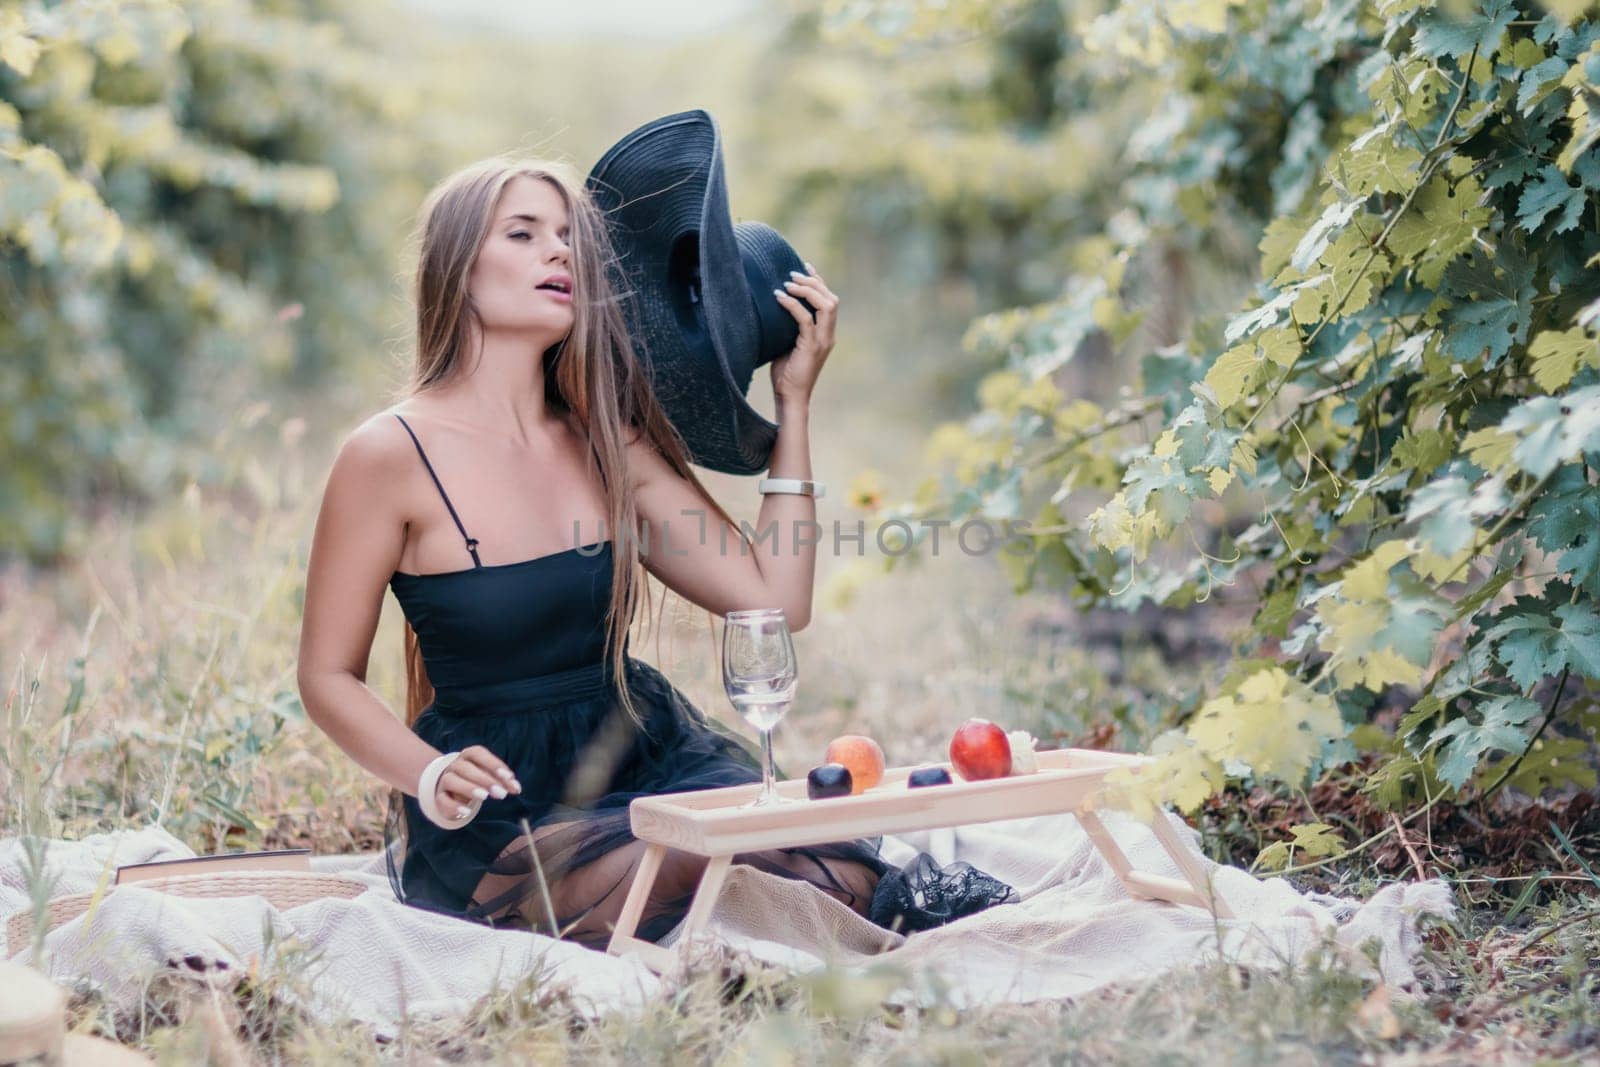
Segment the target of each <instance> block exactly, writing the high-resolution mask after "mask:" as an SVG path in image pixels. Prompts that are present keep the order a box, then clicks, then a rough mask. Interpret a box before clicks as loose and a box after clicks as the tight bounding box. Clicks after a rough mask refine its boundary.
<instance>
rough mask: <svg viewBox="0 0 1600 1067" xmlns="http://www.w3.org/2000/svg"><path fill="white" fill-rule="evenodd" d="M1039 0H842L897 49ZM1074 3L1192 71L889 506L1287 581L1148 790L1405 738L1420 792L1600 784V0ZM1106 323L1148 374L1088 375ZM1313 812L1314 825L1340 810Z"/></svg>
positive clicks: (1228, 587) (1133, 75)
mask: <svg viewBox="0 0 1600 1067" xmlns="http://www.w3.org/2000/svg"><path fill="white" fill-rule="evenodd" d="M1034 6H1036V5H1031V4H1016V3H1013V4H1009V5H1007V4H1002V5H993V4H964V3H952V4H940V5H931V4H922V3H917V2H915V0H906V2H894V0H882V2H872V0H867V2H851V0H838V2H835V3H833V4H831V5H830V12H829V17H830V18H831V19H832V20H833V25H834V26H835V27H836V28H839V27H845V28H848V31H849V32H850V33H853V34H856V35H865V36H868V37H873V38H876V39H878V40H880V41H883V42H887V47H888V48H890V49H891V50H892V49H893V47H895V46H896V44H897V43H898V44H899V45H900V46H909V43H915V42H919V41H927V40H933V39H937V38H938V37H939V36H940V35H951V34H959V33H960V32H961V31H962V29H963V28H966V29H969V30H972V31H974V32H980V31H983V30H985V29H986V28H988V26H990V25H992V24H993V23H994V22H995V21H996V20H999V21H1002V22H1003V21H1004V19H1005V17H1006V13H1007V12H1008V11H1009V12H1011V13H1013V14H1016V13H1019V12H1022V11H1024V10H1025V9H1028V8H1031V7H1034ZM1064 10H1066V11H1067V14H1068V17H1067V18H1066V19H1064V23H1065V25H1066V29H1065V30H1064V31H1063V32H1067V33H1071V34H1073V35H1074V36H1075V38H1076V39H1077V40H1079V41H1081V42H1082V44H1083V47H1084V49H1085V50H1086V51H1085V53H1084V55H1085V57H1086V58H1085V62H1084V64H1083V65H1082V66H1080V67H1079V68H1078V69H1077V70H1076V71H1075V77H1077V78H1079V79H1082V78H1084V77H1085V76H1088V73H1087V72H1094V73H1095V74H1096V75H1097V76H1098V77H1100V78H1102V79H1104V80H1105V82H1106V84H1107V89H1106V92H1107V93H1110V94H1115V93H1117V92H1119V91H1120V90H1119V86H1120V85H1122V84H1124V83H1126V82H1127V81H1128V80H1129V79H1144V80H1148V81H1150V82H1152V83H1153V84H1154V85H1155V86H1156V88H1157V90H1158V91H1157V92H1156V94H1155V98H1156V99H1158V100H1159V105H1158V106H1157V107H1156V108H1155V109H1154V111H1153V112H1152V113H1150V114H1148V115H1147V116H1145V118H1144V121H1143V123H1142V124H1141V125H1139V126H1137V127H1135V128H1131V129H1129V130H1128V131H1127V133H1126V136H1125V147H1124V152H1123V158H1122V165H1121V167H1120V169H1119V170H1118V180H1119V182H1120V185H1119V187H1118V188H1117V189H1116V190H1115V195H1113V196H1111V197H1110V199H1112V200H1115V201H1117V204H1118V206H1117V209H1116V211H1115V213H1114V214H1112V215H1111V216H1110V217H1109V219H1106V220H1102V221H1103V222H1104V225H1103V227H1102V229H1101V230H1100V231H1099V232H1097V233H1095V234H1092V235H1090V236H1088V237H1086V238H1084V239H1083V240H1082V242H1080V243H1079V244H1078V245H1077V246H1075V247H1071V248H1068V249H1064V250H1063V252H1062V257H1063V259H1066V260H1069V261H1071V262H1073V263H1083V262H1092V263H1094V265H1095V266H1094V269H1093V270H1090V271H1084V272H1081V273H1079V274H1077V275H1075V276H1074V277H1072V278H1071V279H1070V280H1069V281H1068V283H1067V284H1066V285H1065V287H1064V289H1063V292H1062V293H1061V295H1060V296H1059V298H1057V299H1054V300H1049V301H1046V302H1043V303H1040V304H1035V305H1029V306H1023V307H1017V308H1013V309H1009V310H1006V311H1003V312H999V313H996V314H993V315H990V316H987V317H985V318H983V319H980V320H979V321H978V322H975V323H974V324H973V326H972V328H971V330H970V331H969V335H968V340H969V347H973V348H982V349H983V350H987V351H998V352H1001V353H1003V354H1004V365H1003V366H1000V367H998V368H996V369H994V370H993V371H992V372H991V373H989V374H988V376H987V377H985V378H984V379H983V381H982V383H981V385H980V387H979V389H978V399H979V402H980V409H979V410H978V411H977V412H976V413H975V414H974V415H973V416H971V417H970V418H968V419H965V420H963V421H960V422H954V423H948V424H945V425H943V426H940V427H939V428H938V429H937V430H936V432H935V434H934V437H933V440H932V441H930V442H929V445H930V452H931V453H932V454H933V455H935V456H936V457H940V458H942V460H943V464H942V469H941V471H940V472H939V476H938V477H937V478H930V479H929V480H928V481H927V482H925V483H924V485H923V486H922V488H921V490H920V491H919V492H918V494H917V495H916V499H915V500H914V501H910V502H906V503H903V504H898V505H893V506H889V507H885V508H883V509H882V511H881V512H880V515H879V517H880V518H883V519H889V518H899V519H902V520H905V521H907V522H908V523H909V524H911V526H912V528H913V529H916V527H917V520H919V519H921V518H924V517H933V516H939V517H941V518H954V517H977V516H985V517H988V518H991V519H998V518H1013V519H1026V520H1027V521H1028V522H1029V523H1031V527H1030V529H1031V532H1032V534H1033V535H1034V536H1033V538H1032V547H1031V551H1029V552H1027V553H1025V554H1017V555H1014V556H1013V555H1009V554H1002V558H1003V559H1005V562H1006V566H1007V568H1008V571H1009V572H1010V575H1011V577H1012V579H1013V580H1014V582H1015V585H1016V588H1017V590H1018V591H1019V592H1022V591H1024V590H1027V589H1030V588H1048V589H1060V590H1064V591H1065V592H1066V593H1067V594H1068V595H1069V596H1070V597H1071V598H1072V599H1073V600H1074V601H1075V602H1076V603H1078V604H1080V605H1083V606H1113V607H1124V608H1130V609H1131V608H1133V607H1135V606H1137V605H1139V604H1140V603H1142V602H1156V603H1160V604H1163V605H1168V606H1174V607H1191V606H1194V605H1206V604H1207V602H1212V603H1213V604H1214V603H1216V602H1218V601H1221V600H1223V599H1228V598H1231V599H1232V600H1233V601H1234V602H1238V601H1241V600H1242V601H1245V602H1247V603H1249V604H1250V605H1251V607H1252V611H1253V618H1252V625H1251V626H1250V628H1249V631H1248V634H1247V635H1246V636H1244V637H1243V638H1242V639H1241V640H1240V641H1239V643H1238V645H1237V647H1236V649H1235V655H1234V658H1233V661H1232V663H1231V664H1230V667H1229V670H1228V671H1227V674H1226V676H1225V677H1224V678H1223V680H1222V681H1221V682H1220V683H1219V686H1218V688H1217V689H1216V691H1214V692H1211V693H1209V694H1201V695H1199V696H1197V698H1196V700H1195V706H1194V707H1193V708H1191V709H1190V713H1189V714H1187V715H1186V716H1185V717H1184V720H1183V722H1182V725H1181V726H1180V727H1178V728H1175V729H1173V730H1171V731H1170V732H1169V733H1167V734H1166V735H1163V736H1162V737H1160V738H1159V739H1158V740H1157V742H1156V744H1155V751H1156V752H1157V753H1158V754H1159V756H1160V760H1161V768H1160V773H1158V774H1156V775H1154V776H1149V777H1148V778H1147V779H1146V781H1147V782H1154V783H1156V784H1157V785H1158V794H1159V795H1150V793H1149V792H1148V790H1146V791H1144V792H1132V793H1130V796H1129V799H1133V800H1136V801H1138V802H1139V803H1141V804H1142V805H1147V804H1148V803H1149V802H1150V801H1167V802H1172V803H1175V804H1176V805H1178V806H1179V807H1180V808H1182V809H1185V810H1193V809H1195V808H1196V807H1197V806H1198V805H1199V804H1201V803H1202V802H1203V801H1204V800H1205V799H1206V798H1207V797H1208V796H1210V795H1212V794H1213V793H1215V792H1216V791H1217V790H1218V789H1220V788H1221V787H1222V786H1223V785H1224V784H1225V783H1226V782H1227V781H1228V780H1229V778H1238V777H1246V778H1249V777H1255V778H1263V779H1274V780H1279V781H1283V782H1288V783H1292V784H1296V785H1298V784H1300V783H1303V782H1304V781H1305V780H1306V779H1307V777H1308V776H1310V775H1315V774H1317V773H1320V772H1321V771H1324V770H1326V769H1329V768H1331V767H1333V766H1336V765H1341V764H1344V763H1346V762H1348V761H1350V760H1351V759H1353V758H1356V757H1358V756H1360V755H1361V754H1362V753H1373V752H1376V753H1379V754H1381V755H1382V756H1383V758H1382V759H1381V760H1380V761H1379V762H1378V764H1377V765H1376V766H1377V769H1376V771H1375V773H1373V774H1371V775H1370V777H1369V779H1368V788H1369V790H1370V792H1371V794H1372V795H1373V796H1374V797H1375V798H1376V799H1377V800H1378V801H1379V802H1380V803H1382V804H1385V805H1388V806H1391V807H1395V808H1404V807H1409V806H1414V805H1416V804H1417V803H1419V802H1426V801H1428V800H1430V799H1432V798H1436V797H1440V796H1449V795H1457V794H1459V793H1461V792H1463V791H1470V790H1477V791H1481V792H1483V793H1494V792H1495V791H1497V790H1498V789H1500V787H1502V786H1504V785H1510V786H1514V787H1516V788H1517V789H1519V790H1522V791H1523V792H1525V793H1527V794H1531V795H1538V794H1540V793H1541V792H1543V791H1544V790H1546V789H1549V788H1562V787H1571V786H1578V787H1584V788H1589V787H1593V786H1594V785H1595V784H1596V779H1595V764H1594V755H1595V731H1596V727H1597V725H1600V717H1597V715H1596V713H1595V710H1594V702H1593V695H1594V693H1595V691H1596V686H1597V685H1600V603H1597V600H1600V488H1597V484H1596V474H1597V469H1600V468H1597V462H1600V343H1597V339H1596V338H1597V332H1600V12H1597V11H1596V9H1595V7H1594V5H1586V4H1578V3H1570V2H1565V3H1550V4H1544V5H1539V4H1533V3H1530V2H1527V0H1521V2H1517V3H1513V2H1511V0H1483V2H1481V3H1476V4H1471V5H1468V4H1465V3H1442V4H1438V5H1435V4H1431V3H1425V2H1417V0H1378V2H1371V0H1184V2H1181V3H1175V2H1170V0H1129V2H1123V3H1118V4H1116V5H1114V6H1112V5H1106V6H1089V5H1081V4H1072V5H1068V7H1067V8H1066V9H1064ZM1067 165H1068V166H1069V167H1070V161H1067ZM1062 180H1064V181H1067V180H1071V179H1070V178H1063V179H1062ZM1240 225H1247V226H1249V225H1253V226H1255V227H1256V228H1257V229H1256V232H1257V234H1258V236H1259V243H1258V246H1257V247H1258V251H1259V271H1258V276H1257V284H1256V292H1255V293H1254V294H1253V295H1252V296H1251V297H1250V298H1249V299H1247V300H1246V301H1245V302H1244V304H1243V306H1238V307H1236V308H1234V309H1233V310H1232V311H1231V313H1229V314H1226V315H1223V316H1203V317H1200V318H1199V319H1197V320H1196V321H1193V322H1191V323H1189V324H1188V326H1187V329H1186V330H1185V332H1184V335H1183V336H1182V337H1181V339H1179V340H1178V341H1177V342H1175V343H1171V344H1163V345H1149V344H1144V343H1143V340H1144V337H1143V335H1141V334H1140V333H1139V331H1138V329H1137V326H1138V324H1139V322H1140V321H1141V319H1142V318H1144V317H1146V316H1148V315H1150V314H1152V313H1153V312H1154V313H1159V312H1160V310H1161V309H1160V308H1159V307H1155V306H1153V305H1152V303H1151V301H1150V299H1149V292H1148V286H1139V285H1134V284H1130V282H1131V279H1133V278H1134V277H1136V276H1142V277H1148V276H1149V272H1150V268H1149V264H1148V263H1146V262H1145V259H1147V258H1148V257H1150V256H1151V255H1152V254H1153V252H1152V250H1155V249H1158V248H1165V247H1171V246H1173V245H1178V246H1180V247H1183V248H1185V249H1186V250H1187V252H1188V254H1189V255H1190V256H1191V257H1194V258H1200V259H1203V258H1204V257H1205V256H1206V255H1207V254H1208V252H1209V251H1211V250H1212V249H1214V248H1215V247H1216V242H1217V241H1218V240H1219V236H1218V235H1219V234H1221V233H1224V232H1225V231H1227V230H1228V229H1230V228H1233V227H1237V226H1240ZM1141 299H1143V302H1142V303H1141ZM1091 334H1098V335H1101V336H1103V337H1106V338H1108V339H1109V340H1110V342H1111V343H1112V344H1114V345H1116V346H1117V352H1118V355H1119V357H1120V358H1123V359H1131V360H1137V361H1138V364H1139V375H1138V385H1137V388H1134V389H1131V390H1128V391H1126V394H1125V395H1121V396H1116V397H1110V398H1106V400H1105V402H1103V403H1095V402H1091V401H1090V400H1088V399H1086V398H1084V397H1082V396H1072V395H1066V394H1065V393H1064V392H1063V390H1062V388H1061V386H1060V384H1059V381H1060V375H1059V373H1058V372H1060V371H1061V370H1062V369H1063V368H1064V367H1065V366H1066V364H1067V363H1068V361H1069V360H1071V359H1072V358H1073V357H1074V355H1075V353H1076V352H1077V351H1078V349H1079V341H1080V339H1081V338H1083V337H1085V336H1088V335H1091ZM1141 346H1142V347H1141ZM922 533H923V535H924V536H925V535H926V533H927V528H926V527H925V528H923V531H922ZM890 562H891V564H892V563H893V561H892V560H891V561H890ZM1199 610H1202V611H1203V610H1205V607H1201V608H1200V609H1199ZM1302 829H1304V830H1305V833H1304V834H1303V836H1305V837H1306V842H1303V843H1302V845H1309V846H1310V847H1311V849H1312V851H1311V853H1310V854H1317V850H1321V851H1324V852H1325V851H1326V850H1327V849H1328V848H1329V847H1330V846H1329V844H1328V838H1329V835H1328V834H1327V833H1326V832H1325V830H1326V828H1323V829H1321V830H1319V829H1315V828H1302ZM1280 858H1281V850H1280Z"/></svg>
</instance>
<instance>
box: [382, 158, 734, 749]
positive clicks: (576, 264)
mask: <svg viewBox="0 0 1600 1067" xmlns="http://www.w3.org/2000/svg"><path fill="white" fill-rule="evenodd" d="M517 177H528V178H534V179H537V180H539V181H545V182H549V183H550V185H551V186H553V187H554V188H555V190H556V191H557V192H558V193H559V194H560V196H561V198H562V200H563V201H564V202H565V204H566V209H567V217H568V224H569V229H570V232H571V247H572V254H571V264H570V266H569V273H571V275H572V297H573V300H572V304H573V312H574V318H573V324H572V331H571V332H570V333H569V334H568V335H567V336H566V337H565V338H563V339H562V340H561V341H560V342H558V343H557V344H555V345H553V346H551V347H550V348H549V349H548V350H546V352H545V353H544V356H543V360H544V392H545V403H546V405H547V406H548V407H549V408H550V409H551V410H552V411H556V412H561V413H563V414H565V413H571V414H573V415H574V416H575V417H576V420H577V422H578V423H579V424H580V425H581V426H582V428H583V430H584V433H585V436H586V437H587V438H588V441H589V445H590V447H589V462H590V469H591V472H593V471H594V470H595V469H596V468H598V472H599V475H600V479H601V482H602V484H603V485H604V487H605V497H606V511H607V519H606V523H607V525H608V527H609V528H610V530H611V533H612V542H613V543H612V547H613V552H612V559H613V562H612V578H613V581H612V590H611V601H610V604H609V606H608V608H607V611H606V657H607V660H608V661H609V662H610V666H611V672H612V678H613V680H614V681H615V682H616V684H617V688H618V690H619V692H620V694H621V702H622V707H623V708H624V709H625V710H626V711H627V713H628V716H629V717H630V718H631V719H632V720H633V721H634V722H636V723H639V722H642V720H641V717H640V714H639V712H638V710H637V709H636V708H635V706H634V704H633V701H632V699H631V695H630V693H629V690H628V686H627V679H626V674H625V671H626V663H625V661H624V657H623V654H622V649H623V643H624V641H625V640H626V637H627V633H628V628H629V625H630V623H631V622H632V619H633V617H634V613H635V611H636V610H637V608H638V606H639V603H640V600H641V599H644V600H645V604H646V610H647V611H648V610H649V599H648V589H649V582H648V575H647V572H646V571H645V570H644V564H643V562H642V560H641V558H640V545H639V541H640V539H639V538H638V537H637V536H635V535H634V531H635V530H636V529H637V526H636V522H637V513H636V510H635V507H634V501H633V498H632V496H631V494H629V493H628V492H627V485H628V478H627V452H626V440H625V434H629V433H631V432H633V431H637V432H640V433H642V434H643V436H644V438H645V439H646V440H647V441H648V442H649V444H650V445H652V446H653V447H654V448H655V449H656V450H657V451H658V452H660V453H661V455H662V457H663V458H664V459H665V460H666V461H667V463H668V464H669V465H670V466H671V468H672V469H673V470H674V471H676V472H677V473H678V474H680V475H682V476H683V477H684V478H685V479H687V480H688V481H689V482H690V483H691V484H693V485H694V486H696V487H698V488H701V489H702V491H704V487H703V486H702V485H701V483H700V480H699V479H698V478H696V477H695V475H694V472H693V471H692V470H691V469H690V467H689V457H688V449H687V448H686V447H685V446H684V443H683V440H682V438H681V437H679V435H678V433H677V431H676V430H675V429H674V428H673V426H672V423H671V422H670V421H668V419H667V417H666V414H665V412H664V411H663V410H662V409H661V406H660V404H659V403H657V401H656V398H655V394H654V393H653V392H652V390H651V387H650V380H649V377H648V376H647V374H646V373H645V370H644V367H643V365H642V364H641V363H640V360H639V358H638V356H637V354H636V353H635V351H634V347H633V342H632V339H631V338H630V337H629V335H628V330H627V325H626V319H625V317H624V315H623V311H622V303H621V301H622V300H624V299H627V297H628V295H629V294H627V293H619V292H617V291H616V290H615V288H614V287H613V286H612V284H611V277H612V274H611V268H612V267H614V265H615V264H614V261H615V257H616V254H615V251H614V250H613V248H612V246H611V242H610V239H609V236H608V234H607V232H606V228H605V225H604V219H603V217H602V215H601V213H600V210H599V208H598V206H597V205H595V203H594V201H593V200H592V199H590V197H589V195H588V191H587V190H586V189H585V188H584V187H583V185H582V183H581V182H580V181H578V180H576V179H575V178H574V177H573V176H572V174H571V171H570V170H569V169H568V168H567V167H566V166H565V165H564V164H561V163H557V162H546V161H542V160H525V159H516V158H512V157H508V156H494V157H491V158H489V159H484V160H480V161H478V162H477V163H473V164H471V165H469V166H466V167H463V168H461V169H460V170H458V171H456V172H455V173H453V174H451V175H449V176H448V177H446V178H445V179H444V180H442V181H441V182H439V184H438V185H436V186H434V188H433V189H432V191H430V192H429V194H428V196H427V199H426V200H425V201H424V202H423V206H422V212H421V218H420V220H419V225H418V229H417V233H416V234H415V235H414V238H413V240H414V242H415V243H416V244H417V246H418V256H417V268H416V276H415V285H414V290H413V299H414V302H415V306H416V316H417V317H416V346H417V347H416V361H415V364H414V366H413V368H412V371H411V376H410V380H409V381H408V382H407V383H406V384H405V386H404V387H403V389H402V391H401V396H402V397H405V396H414V395H416V394H418V393H422V392H426V391H427V390H428V389H431V388H433V387H434V386H436V385H439V384H441V383H443V382H446V381H448V380H450V379H452V378H453V377H455V376H456V375H458V374H461V373H463V372H464V367H465V365H466V359H467V356H468V354H469V353H468V351H467V349H468V344H469V341H470V339H471V337H472V329H473V326H474V325H477V326H481V325H482V324H481V322H479V321H477V319H476V316H477V310H476V308H475V307H474V305H473V302H472V299H471V295H470V293H469V292H468V279H469V278H470V277H471V273H472V266H473V263H474V261H475V260H476V259H477V255H478V250H479V249H480V248H481V247H482V246H483V242H484V240H485V239H486V238H487V237H488V234H489V230H490V227H491V225H492V223H493V215H494V210H495V205H496V204H497V203H498V202H499V198H500V194H501V192H502V191H503V190H504V189H505V188H506V186H507V185H508V184H509V183H510V182H511V181H512V180H513V179H515V178H517ZM619 276H620V275H619ZM706 497H707V499H711V496H710V494H709V493H706ZM712 507H713V508H714V509H715V511H716V512H717V514H718V515H720V516H721V517H722V518H723V519H724V520H725V521H727V522H728V523H729V524H730V525H737V524H735V523H734V521H733V519H732V518H731V517H730V516H729V515H728V513H727V512H726V511H725V510H724V509H723V508H722V506H721V505H719V504H717V503H716V502H715V500H712ZM624 531H626V533H624ZM707 620H708V622H709V621H710V617H709V615H708V616H707ZM405 659H406V722H407V723H408V724H410V723H414V722H416V719H417V716H418V715H419V714H421V712H422V710H423V708H425V707H426V706H427V705H428V703H429V702H431V701H432V700H433V686H432V684H431V683H430V682H429V681H428V676H427V671H426V669H425V667H424V665H423V662H422V654H421V650H420V648H419V647H418V643H417V635H416V631H415V630H413V629H412V628H411V624H410V622H409V621H408V622H407V623H406V625H405Z"/></svg>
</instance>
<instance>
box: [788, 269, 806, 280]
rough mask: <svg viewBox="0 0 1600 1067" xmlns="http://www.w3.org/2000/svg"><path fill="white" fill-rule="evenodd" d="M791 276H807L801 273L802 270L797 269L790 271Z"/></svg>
mask: <svg viewBox="0 0 1600 1067" xmlns="http://www.w3.org/2000/svg"><path fill="white" fill-rule="evenodd" d="M789 277H791V278H804V277H805V275H804V274H801V273H800V272H799V271H797V270H792V271H790V272H789Z"/></svg>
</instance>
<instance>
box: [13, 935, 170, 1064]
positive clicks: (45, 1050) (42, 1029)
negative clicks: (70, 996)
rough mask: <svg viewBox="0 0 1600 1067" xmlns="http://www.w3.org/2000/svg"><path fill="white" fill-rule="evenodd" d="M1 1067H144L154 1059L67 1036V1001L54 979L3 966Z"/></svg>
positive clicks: (81, 1036)
mask: <svg viewBox="0 0 1600 1067" xmlns="http://www.w3.org/2000/svg"><path fill="white" fill-rule="evenodd" d="M0 989H4V990H5V995H4V996H0V1064H12V1063H30V1062H39V1063H47V1064H60V1065H61V1067H139V1065H143V1064H148V1063H149V1062H150V1059H149V1058H148V1057H147V1056H145V1055H144V1054H143V1053H141V1052H137V1051H135V1050H134V1049H131V1048H127V1047H125V1046H123V1045H119V1044H117V1043H116V1042H114V1041H107V1040H105V1039H104V1038H99V1037H90V1036H89V1035H87V1034H68V1033H67V996H66V994H65V993H64V992H62V990H61V987H60V986H58V985H56V984H55V983H54V982H52V981H50V979H48V978H46V977H45V976H44V975H42V974H40V973H39V972H38V971H35V970H33V969H32V968H29V967H24V966H22V964H20V963H6V962H5V961H3V960H0Z"/></svg>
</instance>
